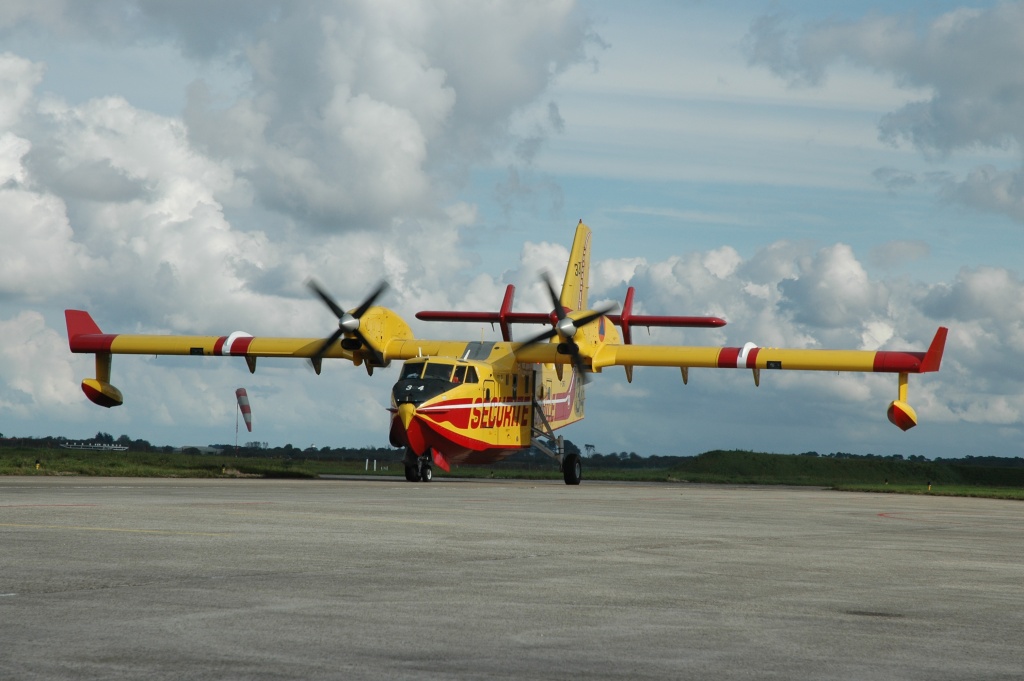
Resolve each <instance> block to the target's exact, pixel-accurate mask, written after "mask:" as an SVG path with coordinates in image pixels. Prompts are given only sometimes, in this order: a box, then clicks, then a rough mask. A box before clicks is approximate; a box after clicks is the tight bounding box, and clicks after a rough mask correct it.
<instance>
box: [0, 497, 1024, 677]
mask: <svg viewBox="0 0 1024 681" xmlns="http://www.w3.org/2000/svg"><path fill="white" fill-rule="evenodd" d="M1022 633H1024V504H1022V503H1020V502H1013V501H993V500H978V499H957V498H942V497H923V496H921V497H911V496H897V495H878V494H874V495H871V494H856V493H841V492H831V491H823V490H816V489H793V488H773V487H758V488H755V487H725V486H699V485H672V484H660V485H658V484H615V483H594V482H587V481H585V482H584V484H583V485H582V486H580V487H567V486H566V485H563V484H562V483H561V482H494V481H444V480H437V481H435V482H433V483H430V484H423V483H418V484H412V483H407V482H404V481H401V482H399V481H397V480H386V481H385V480H363V479H345V480H322V481H308V482H306V481H303V482H291V481H264V480H145V479H111V478H56V477H53V478H40V477H28V478H0V679H11V680H15V679H17V680H20V679H55V678H75V679H118V678H129V679H143V678H144V679H176V680H178V679H341V678H345V679H433V678H437V679H441V678H464V679H526V678H535V679H540V678H543V679H570V678H597V679H641V678H658V679H666V678H680V679H681V678H691V679H844V680H847V679H922V680H923V679H928V680H929V681H934V680H936V679H958V680H962V679H1020V678H1022V677H1024V641H1022V640H1021V638H1022Z"/></svg>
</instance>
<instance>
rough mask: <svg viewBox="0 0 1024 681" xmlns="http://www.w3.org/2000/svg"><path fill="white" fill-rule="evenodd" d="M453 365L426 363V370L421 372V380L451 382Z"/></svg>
mask: <svg viewBox="0 0 1024 681" xmlns="http://www.w3.org/2000/svg"><path fill="white" fill-rule="evenodd" d="M454 368H455V367H454V365H452V364H445V363H443V362H427V368H426V370H425V371H424V372H423V379H424V380H426V379H430V378H432V379H434V380H439V381H445V382H451V380H452V369H454Z"/></svg>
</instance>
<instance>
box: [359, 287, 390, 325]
mask: <svg viewBox="0 0 1024 681" xmlns="http://www.w3.org/2000/svg"><path fill="white" fill-rule="evenodd" d="M387 290H388V282H386V281H382V282H380V283H379V284H377V288H376V289H374V291H373V293H371V294H370V295H369V297H367V299H366V300H364V301H363V304H362V305H360V306H359V307H358V308H356V311H355V312H353V313H352V316H353V317H355V318H356V319H359V318H360V317H362V316H363V315H364V314H366V311H367V310H369V309H370V308H371V307H373V304H374V303H375V302H377V299H378V298H380V296H381V294H382V293H384V292H385V291H387Z"/></svg>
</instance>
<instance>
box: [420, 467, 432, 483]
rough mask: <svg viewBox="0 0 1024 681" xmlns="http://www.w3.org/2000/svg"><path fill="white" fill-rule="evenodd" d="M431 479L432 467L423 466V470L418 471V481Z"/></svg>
mask: <svg viewBox="0 0 1024 681" xmlns="http://www.w3.org/2000/svg"><path fill="white" fill-rule="evenodd" d="M433 479H434V469H433V468H431V467H430V466H424V467H423V470H422V471H420V481H421V482H430V481H431V480H433Z"/></svg>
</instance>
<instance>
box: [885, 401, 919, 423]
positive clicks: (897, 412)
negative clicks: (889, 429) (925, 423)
mask: <svg viewBox="0 0 1024 681" xmlns="http://www.w3.org/2000/svg"><path fill="white" fill-rule="evenodd" d="M886 415H887V416H888V417H889V421H890V422H892V424H893V425H894V426H896V427H898V428H899V429H900V430H904V431H906V430H910V429H911V428H913V427H914V426H916V425H917V412H915V411H914V408H913V407H911V406H910V405H909V404H907V403H906V402H904V401H903V400H895V401H893V402H892V403H891V404H890V405H889V411H888V412H887V413H886Z"/></svg>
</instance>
